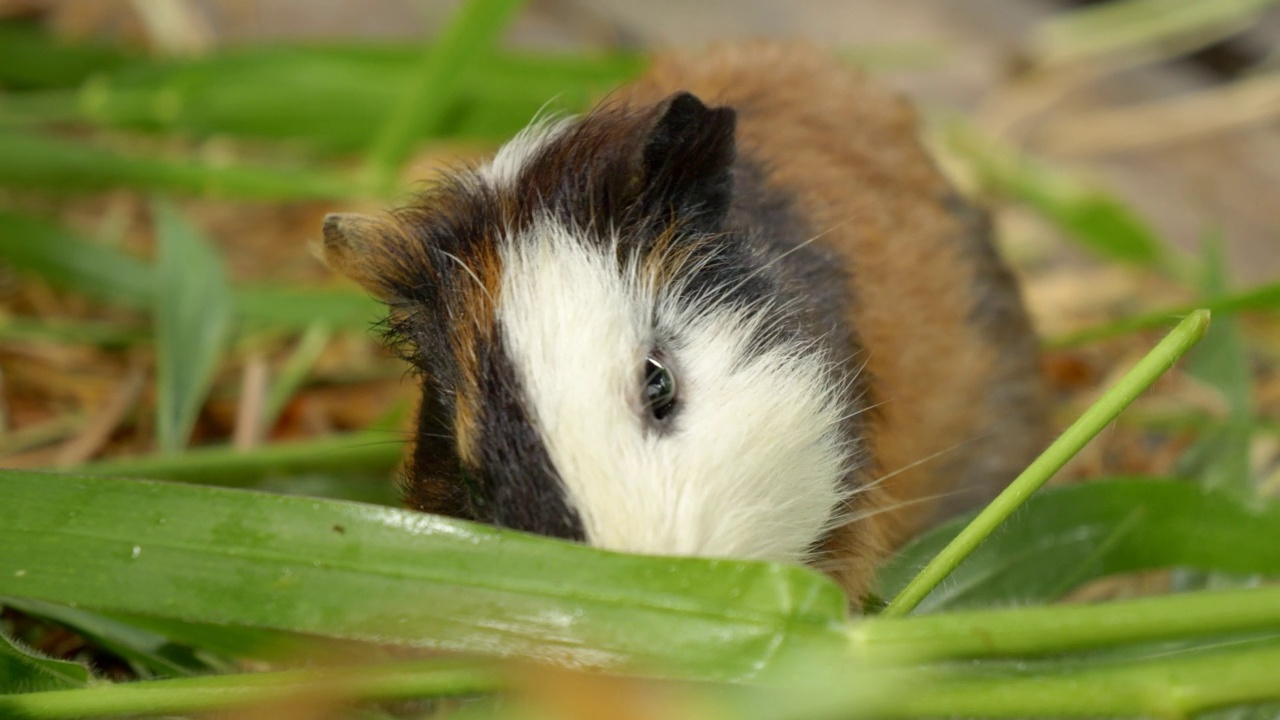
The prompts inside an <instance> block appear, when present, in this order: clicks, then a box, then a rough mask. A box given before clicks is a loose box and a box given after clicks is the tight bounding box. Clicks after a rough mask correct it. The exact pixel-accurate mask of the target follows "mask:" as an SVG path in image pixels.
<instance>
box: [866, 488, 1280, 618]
mask: <svg viewBox="0 0 1280 720" xmlns="http://www.w3.org/2000/svg"><path fill="white" fill-rule="evenodd" d="M968 522H969V518H958V519H956V520H952V521H951V522H948V523H946V524H945V525H942V526H940V527H938V528H935V529H934V530H932V531H930V532H929V533H927V534H925V535H922V536H921V537H919V538H917V539H916V540H914V541H912V542H911V543H909V544H908V545H907V546H906V547H904V548H903V549H902V550H900V551H899V552H898V553H897V554H896V555H895V556H894V557H893V559H891V560H890V561H889V562H887V563H885V565H884V566H883V567H882V568H881V569H880V571H879V573H878V574H877V581H876V591H877V593H880V594H882V595H884V596H885V597H891V596H893V595H894V594H896V593H897V592H899V591H900V590H901V589H902V588H903V587H905V586H906V584H907V582H908V581H910V579H911V577H912V576H913V575H914V574H915V572H916V569H917V568H919V567H920V566H921V565H922V564H923V563H925V562H927V561H928V560H929V558H931V557H933V556H934V555H936V554H937V553H938V552H939V551H940V550H941V549H942V548H943V547H945V546H946V544H947V543H948V542H950V541H951V540H952V538H954V537H955V536H956V535H957V534H958V533H959V532H960V530H961V529H962V528H964V526H965V525H966V524H967V523H968ZM1276 548H1280V503H1275V502H1273V503H1270V504H1268V505H1265V506H1261V507H1259V506H1254V505H1251V504H1246V503H1244V502H1241V501H1240V500H1239V499H1237V498H1234V497H1231V496H1229V495H1227V494H1224V493H1221V492H1212V491H1209V490H1206V489H1204V488H1201V487H1197V486H1196V485H1194V484H1192V483H1188V482H1185V481H1180V480H1154V479H1145V480H1143V479H1133V480H1128V479H1116V480H1098V481H1095V482H1089V483H1085V484H1082V485H1071V486H1066V487H1059V488H1050V489H1047V490H1044V491H1042V492H1041V493H1039V494H1037V495H1035V496H1034V497H1032V498H1031V499H1030V500H1028V501H1027V503H1026V504H1025V505H1023V506H1022V508H1021V509H1019V510H1018V512H1017V514H1015V515H1014V516H1013V517H1011V518H1009V521H1008V522H1006V523H1005V524H1004V525H1003V526H1002V527H1001V528H1000V531H999V532H998V533H996V534H994V535H993V536H992V537H991V538H989V539H988V540H987V542H985V543H983V545H982V546H981V547H979V548H978V549H977V550H976V551H974V553H973V555H971V556H970V557H969V558H968V559H966V560H965V561H964V562H963V563H961V564H960V566H959V567H957V568H956V570H955V572H953V573H952V574H951V575H949V576H948V578H947V581H946V582H945V583H943V584H942V585H941V586H940V587H938V588H937V589H935V590H934V591H933V592H932V593H931V594H930V595H929V596H928V597H927V598H926V599H925V600H924V602H922V603H921V604H920V606H919V612H927V613H934V612H939V611H943V610H954V609H957V608H973V607H1010V606H1020V605H1028V604H1039V603H1046V602H1053V601H1054V600H1058V599H1060V598H1061V597H1062V596H1064V595H1066V594H1067V593H1069V592H1071V591H1072V590H1074V589H1075V588H1077V587H1079V586H1081V585H1083V584H1085V583H1087V582H1089V581H1091V580H1094V579H1097V578H1100V577H1106V576H1108V575H1114V574H1117V573H1125V572H1139V571H1143V570H1160V569H1167V568H1175V567H1181V568H1195V569H1198V570H1204V571H1220V572H1232V573H1241V574H1263V575H1276V576H1280V553H1277V552H1276Z"/></svg>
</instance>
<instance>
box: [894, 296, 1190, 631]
mask: <svg viewBox="0 0 1280 720" xmlns="http://www.w3.org/2000/svg"><path fill="white" fill-rule="evenodd" d="M1208 327H1209V313H1208V311H1205V310H1197V311H1196V312H1194V313H1192V314H1191V315H1188V316H1187V318H1186V319H1184V320H1183V321H1182V322H1181V323H1179V325H1178V327H1176V328H1174V329H1173V332H1171V333H1169V335H1168V337H1166V338H1165V339H1164V340H1162V341H1161V342H1160V343H1159V344H1158V345H1156V347H1155V348H1153V349H1152V350H1151V352H1149V353H1147V355H1146V356H1145V357H1144V358H1142V360H1141V361H1139V362H1138V364H1137V365H1136V366H1135V367H1134V368H1133V369H1132V370H1130V371H1129V372H1128V373H1126V374H1125V376H1124V377H1123V378H1121V379H1120V381H1119V382H1117V383H1116V384H1115V386H1113V387H1112V388H1110V389H1109V390H1107V392H1106V393H1105V394H1104V395H1103V396H1102V397H1101V398H1099V399H1098V402H1096V403H1094V404H1093V406H1092V407H1090V408H1089V409H1088V410H1086V411H1085V413H1084V414H1083V415H1081V416H1080V418H1079V419H1078V420H1076V421H1075V422H1074V423H1072V424H1071V426H1070V427H1068V428H1067V429H1066V431H1065V432H1063V433H1062V435H1061V436H1060V437H1059V438H1058V439H1057V440H1055V441H1054V442H1053V444H1052V445H1050V446H1049V448H1048V449H1047V450H1045V451H1044V452H1043V453H1041V454H1040V457H1038V458H1036V459H1035V461H1033V462H1032V463H1031V465H1029V466H1028V467H1027V469H1026V470H1024V471H1023V472H1022V474H1020V475H1019V476H1018V477H1017V478H1015V479H1014V481H1013V482H1012V483H1010V484H1009V487H1008V488H1006V489H1005V490H1004V492H1002V493H1000V496H999V497H997V498H996V499H995V500H993V501H992V502H991V504H990V505H988V506H987V507H986V508H984V509H983V510H982V512H980V513H978V516H977V517H975V518H974V519H973V522H971V523H969V525H967V526H966V527H965V529H964V530H962V531H961V532H960V534H959V535H957V536H956V538H955V539H954V540H953V541H952V542H951V543H950V544H948V545H947V546H946V547H945V548H943V549H942V551H941V552H939V553H938V555H937V556H936V557H934V558H933V559H932V560H930V561H929V564H928V565H926V566H925V567H924V569H923V570H921V571H920V572H919V574H917V575H916V576H915V577H914V578H912V580H911V582H910V583H908V584H907V586H906V587H905V588H903V589H902V592H900V593H898V595H897V596H896V597H894V598H893V600H891V601H890V602H889V605H888V607H886V608H885V611H884V612H885V614H886V615H890V616H892V615H904V614H906V613H908V612H911V610H912V609H914V608H915V607H916V606H917V605H919V604H920V601H922V600H924V598H925V597H926V596H927V595H928V594H929V593H930V592H931V591H932V590H933V589H934V588H935V587H937V586H938V583H940V582H942V580H943V579H944V578H945V577H946V576H947V575H948V574H950V572H951V571H952V570H954V569H955V568H956V566H957V565H959V564H960V562H961V561H962V560H964V559H965V558H966V557H968V555H969V554H970V553H972V552H973V551H974V549H976V548H977V547H978V545H980V544H981V543H982V541H983V540H985V539H986V538H987V537H988V536H990V535H991V533H992V531H994V530H995V529H996V528H997V527H999V526H1000V524H1001V523H1003V522H1004V521H1005V520H1006V519H1008V517H1009V516H1010V515H1012V514H1013V512H1014V511H1015V510H1017V509H1018V508H1019V507H1020V506H1021V505H1022V504H1023V503H1024V502H1026V500H1027V498H1029V497H1030V496H1031V494H1032V493H1034V492H1035V491H1036V490H1038V489H1040V487H1041V486H1042V485H1044V484H1045V483H1046V482H1047V481H1048V480H1049V478H1051V477H1053V475H1054V473H1056V472H1057V471H1058V470H1059V469H1060V468H1061V467H1062V466H1063V465H1065V464H1066V463H1067V461H1068V460H1070V459H1071V457H1072V456H1073V455H1075V454H1076V453H1078V452H1080V450H1081V448H1083V447H1084V446H1085V444H1086V443H1088V442H1089V440H1091V439H1093V436H1095V435H1097V434H1098V433H1099V432H1101V431H1102V429H1103V428H1104V427H1106V426H1107V425H1108V424H1109V423H1111V421H1112V420H1115V418H1116V416H1117V415H1119V414H1120V412H1121V411H1123V410H1124V409H1125V408H1126V407H1128V405H1129V404H1130V403H1132V402H1133V401H1134V399H1136V398H1137V397H1138V395H1140V394H1141V393H1142V392H1143V391H1144V390H1146V389H1147V388H1148V387H1150V386H1151V384H1152V383H1154V382H1155V381H1156V379H1157V378H1159V377H1160V376H1161V375H1163V374H1164V372H1165V371H1166V370H1168V369H1169V368H1170V367H1172V366H1173V364H1174V363H1175V362H1177V360H1178V358H1180V357H1182V356H1183V355H1184V354H1186V353H1187V351H1188V350H1190V349H1191V348H1192V347H1193V346H1194V345H1195V344H1196V343H1197V342H1199V340H1200V339H1201V338H1202V337H1204V333H1205V331H1206V330H1207V329H1208Z"/></svg>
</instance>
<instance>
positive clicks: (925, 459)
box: [850, 433, 990, 497]
mask: <svg viewBox="0 0 1280 720" xmlns="http://www.w3.org/2000/svg"><path fill="white" fill-rule="evenodd" d="M988 435H990V433H982V434H980V435H975V436H973V437H971V438H969V439H968V440H961V441H960V442H958V443H956V444H955V445H952V446H951V447H945V448H943V449H941V450H939V451H937V452H935V453H931V454H929V455H926V456H924V457H922V458H920V459H919V460H916V461H915V462H911V463H907V464H906V465H903V466H902V467H900V468H898V469H897V470H894V471H892V472H888V473H885V474H884V475H881V476H880V477H878V478H876V479H875V480H872V481H871V482H869V483H866V484H865V485H863V486H862V487H859V488H858V489H856V490H854V491H853V493H852V494H851V495H850V497H853V496H856V495H858V494H859V493H863V492H866V491H867V490H870V489H872V488H874V487H877V486H879V485H881V484H882V483H884V482H885V481H887V480H891V479H893V478H895V477H897V476H898V475H901V474H902V473H904V472H907V471H908V470H911V469H913V468H917V467H920V466H921V465H923V464H925V463H927V462H929V461H931V460H936V459H938V458H939V457H941V456H943V455H946V454H947V453H949V452H954V451H956V450H959V449H960V448H962V447H964V446H965V445H969V444H970V443H974V442H977V441H979V440H981V439H983V438H985V437H987V436H988ZM965 492H969V491H968V490H957V491H956V493H955V494H962V493H965Z"/></svg>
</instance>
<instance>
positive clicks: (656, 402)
mask: <svg viewBox="0 0 1280 720" xmlns="http://www.w3.org/2000/svg"><path fill="white" fill-rule="evenodd" d="M643 397H644V407H645V410H648V411H649V415H651V416H652V417H653V419H654V420H663V419H665V418H666V417H668V416H669V415H671V412H672V411H673V410H675V409H676V377H675V375H673V374H672V373H671V370H670V369H669V368H668V367H667V366H666V365H665V364H664V363H663V358H662V356H661V355H660V354H658V353H653V354H651V355H649V357H647V358H645V359H644V389H643Z"/></svg>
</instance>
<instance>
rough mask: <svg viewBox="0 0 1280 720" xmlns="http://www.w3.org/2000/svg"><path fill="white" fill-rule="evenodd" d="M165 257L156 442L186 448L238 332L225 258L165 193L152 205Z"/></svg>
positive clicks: (157, 308)
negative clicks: (229, 343) (233, 334)
mask: <svg viewBox="0 0 1280 720" xmlns="http://www.w3.org/2000/svg"><path fill="white" fill-rule="evenodd" d="M151 208H152V217H153V219H154V222H155V227H156V240H157V244H158V245H159V253H158V255H159V258H158V261H157V263H156V291H155V296H154V297H153V298H152V303H153V305H152V314H153V316H154V318H155V327H156V375H157V377H156V441H157V443H158V445H159V447H160V450H161V451H163V452H175V451H177V450H181V449H182V448H183V447H185V446H186V444H187V441H188V440H189V439H190V437H191V431H192V430H193V429H194V428H195V424H196V416H197V415H198V414H199V413H200V408H201V407H202V406H203V405H204V400H205V396H206V395H207V394H208V392H209V388H210V387H212V385H213V378H214V374H215V373H216V372H217V371H218V368H219V366H220V365H221V363H222V356H223V353H224V351H225V350H226V346H227V341H228V340H229V339H230V337H231V322H232V302H231V288H230V287H229V286H228V285H227V276H226V271H225V270H224V269H223V266H222V258H221V257H220V256H219V255H218V253H217V251H216V250H214V248H213V247H212V246H211V245H210V244H209V242H208V240H206V239H205V238H203V237H201V235H200V233H199V231H197V230H196V229H195V228H194V227H193V226H191V225H190V224H189V223H188V222H187V221H186V220H185V219H184V218H182V217H181V216H180V215H179V214H178V211H177V209H176V208H174V207H173V205H172V204H171V203H170V202H168V201H167V200H165V199H163V198H156V199H155V200H153V201H152V203H151Z"/></svg>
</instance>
